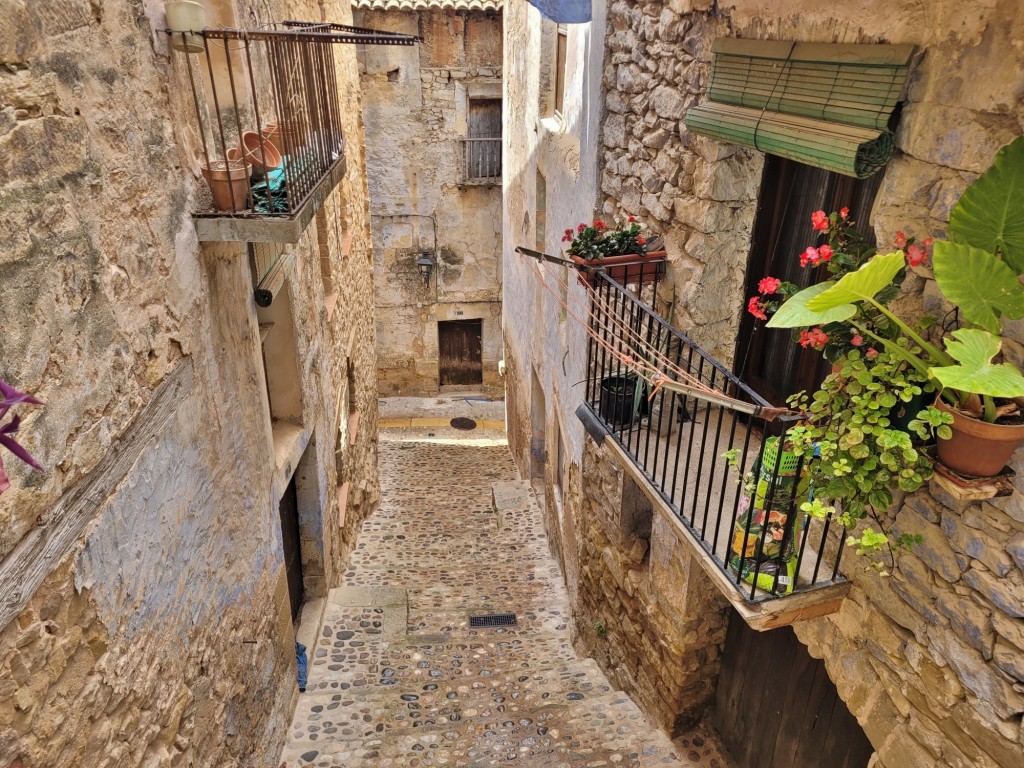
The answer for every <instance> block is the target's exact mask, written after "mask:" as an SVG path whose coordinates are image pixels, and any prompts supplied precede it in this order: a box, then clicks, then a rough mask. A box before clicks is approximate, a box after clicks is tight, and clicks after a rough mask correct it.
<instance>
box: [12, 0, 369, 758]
mask: <svg viewBox="0 0 1024 768" xmlns="http://www.w3.org/2000/svg"><path fill="white" fill-rule="evenodd" d="M206 6H207V9H208V12H209V16H210V18H209V23H210V26H211V27H215V26H218V25H223V26H227V27H232V26H234V27H246V28H252V27H255V26H258V25H262V24H267V23H270V22H273V21H282V20H284V19H295V18H298V19H303V20H311V21H317V22H319V21H322V20H331V21H337V22H341V23H347V24H351V20H352V11H351V8H350V6H349V5H348V4H347V3H342V2H311V1H310V2H306V1H305V0H297V1H295V2H287V3H284V2H269V3H268V2H248V1H247V0H239V1H238V2H231V1H230V0H212V1H208V2H206ZM164 27H165V20H164V12H163V3H160V2H155V1H154V0H134V1H133V2H127V3H124V2H105V1H103V0H94V1H93V2H89V1H88V0H53V1H52V2H26V1H23V0H14V2H5V3H3V4H2V5H0V63H2V64H3V67H0V148H2V153H0V154H2V157H3V160H2V161H0V201H2V203H0V206H2V209H3V211H4V213H5V219H6V221H5V225H4V227H3V232H2V234H0V240H2V241H3V245H4V248H3V251H4V256H3V259H2V264H0V275H2V277H0V282H2V285H3V292H2V295H0V317H2V319H3V324H4V328H5V331H4V333H3V334H2V335H0V377H2V378H3V379H5V380H7V381H9V382H10V383H12V384H13V385H15V386H17V387H18V388H19V389H23V390H26V391H29V392H32V393H34V394H36V395H37V396H38V397H39V398H40V399H41V400H43V401H44V402H45V403H46V406H45V407H44V408H37V409H34V410H33V411H32V412H31V413H28V412H27V411H26V412H25V413H26V415H27V418H26V419H25V420H24V422H23V423H22V428H21V434H20V437H21V440H22V442H23V443H24V444H25V445H26V447H27V448H28V449H29V450H30V451H31V452H32V453H33V454H34V455H35V457H36V458H37V460H38V461H39V462H40V463H41V464H42V465H43V467H44V468H45V469H44V471H43V472H32V471H29V470H28V469H27V468H26V467H24V466H22V465H19V464H18V463H17V462H15V461H8V462H7V465H8V469H9V471H10V474H11V482H12V485H11V488H10V489H9V490H7V491H6V492H5V493H3V495H2V496H0V607H2V614H0V764H2V765H3V766H5V768H7V766H12V767H13V766H17V767H18V768H50V767H51V766H83V768H84V767H85V766H113V765H118V766H143V765H145V766H170V765H196V766H199V765H203V766H232V767H234V766H248V765H257V766H268V765H276V764H277V762H276V758H277V754H278V751H279V749H280V746H281V744H282V742H283V739H284V731H285V729H286V727H287V724H288V722H289V719H290V713H291V710H292V707H293V705H294V697H295V696H296V695H297V688H296V683H295V680H296V660H295V658H296V657H295V647H294V642H295V627H294V625H293V621H292V616H291V608H292V606H291V605H290V598H289V590H288V583H287V578H286V567H285V562H284V559H285V556H284V545H283V534H282V525H281V517H280V514H279V508H280V500H281V499H282V497H283V496H284V495H285V494H286V493H287V492H288V489H289V487H294V489H295V494H296V497H297V516H298V520H299V523H298V527H299V537H300V540H301V542H300V543H301V558H302V573H303V578H302V584H303V586H304V589H305V596H306V598H307V599H309V598H313V597H316V596H318V595H321V596H322V595H324V594H325V593H326V590H327V589H328V587H330V586H331V585H333V584H335V583H337V580H338V577H339V569H340V567H341V565H342V564H343V563H344V562H345V558H346V555H347V553H348V550H349V549H350V548H351V546H352V544H353V540H354V536H355V532H356V531H357V530H358V527H359V525H360V523H361V521H362V519H363V518H365V516H366V515H367V514H368V513H369V512H370V511H371V510H372V508H373V507H374V505H375V503H376V500H377V498H378V485H377V479H376V419H377V417H376V408H377V392H376V375H375V374H376V358H375V350H374V333H375V328H374V324H373V298H372V297H373V271H372V270H373V264H372V251H371V239H370V226H369V210H368V203H367V200H368V196H367V190H366V171H365V162H366V161H365V156H364V152H363V141H362V125H361V122H360V117H359V115H360V109H361V105H360V93H359V80H358V68H357V63H356V51H355V46H351V45H349V46H336V47H335V48H336V56H337V66H336V72H335V74H336V76H337V78H338V86H339V98H340V100H341V106H342V107H343V109H342V120H343V126H344V129H345V133H346V139H347V149H346V153H347V174H346V175H345V177H344V179H343V180H342V181H341V183H340V184H339V185H338V186H337V187H335V188H334V189H333V191H331V193H330V194H329V195H328V196H327V198H326V200H324V201H323V203H322V205H320V207H319V209H318V211H317V219H318V222H317V225H314V224H313V223H312V222H311V223H310V225H309V226H308V227H306V228H305V229H304V231H302V233H301V236H300V237H299V240H298V242H297V243H295V244H293V245H288V246H285V247H284V251H283V253H285V254H290V255H291V256H292V257H293V259H294V267H293V269H292V271H291V274H290V275H289V277H288V278H287V281H286V283H285V285H284V288H283V289H282V290H281V292H280V293H279V294H278V296H277V298H275V300H274V303H273V304H272V305H271V308H270V309H269V310H263V309H258V308H257V306H256V304H255V303H254V298H253V297H254V291H253V288H254V285H253V278H252V276H251V269H252V263H251V257H250V254H249V251H248V248H247V244H246V243H245V242H231V243H227V242H222V243H206V242H204V243H200V242H199V241H198V240H197V234H196V229H195V226H194V221H193V216H192V214H193V213H194V212H196V211H199V210H201V209H203V208H205V207H207V206H208V205H209V201H208V195H209V192H208V191H207V189H206V185H205V184H204V182H203V180H202V178H201V177H200V176H199V173H198V167H197V165H196V161H197V152H198V151H199V149H198V147H197V135H198V134H197V133H196V125H195V108H194V105H193V96H192V93H191V90H190V88H189V85H188V82H189V81H188V75H187V66H186V57H185V54H182V53H179V52H176V51H172V50H171V48H170V47H169V45H168V37H167V35H165V33H164V32H163V29H164ZM201 62H202V57H201V56H198V55H193V56H192V63H193V65H198V64H200V63H201ZM335 221H343V222H344V227H345V235H346V240H347V244H346V245H345V247H344V249H343V248H342V247H341V246H340V241H339V240H335V239H333V238H325V237H324V234H323V233H324V231H325V230H326V229H329V228H327V227H325V226H323V224H325V223H332V222H335ZM325 268H329V269H330V271H331V273H332V274H333V277H334V284H335V285H337V286H340V289H339V290H340V292H341V296H340V300H338V301H337V302H336V303H335V304H333V305H332V306H331V309H332V311H330V312H329V311H328V304H329V302H327V301H326V298H325V293H326V291H325V290H324V284H323V277H324V272H323V270H324V269H325ZM267 312H272V313H274V315H275V321H276V322H274V325H275V326H276V328H270V327H269V326H270V323H269V322H265V320H266V316H265V315H266V313H267ZM265 330H266V331H267V332H268V333H269V335H268V336H267V337H266V338H267V339H273V338H274V334H275V332H276V333H277V339H276V340H275V341H274V342H273V344H275V345H276V347H277V349H278V352H271V351H268V350H269V348H265V349H264V352H265V353H266V355H265V357H264V355H261V336H262V334H263V332H264V331H265ZM280 350H290V352H289V353H288V354H284V353H283V352H280ZM288 365H291V367H292V368H293V371H292V372H291V373H292V374H293V375H292V378H293V379H294V380H295V383H296V392H295V393H294V394H295V397H294V398H293V400H294V402H293V403H292V405H293V406H294V413H293V414H291V416H290V417H289V418H276V417H275V418H272V416H271V410H270V404H269V403H268V396H270V395H268V383H267V382H268V378H269V379H272V378H273V377H274V376H277V375H278V374H280V373H282V371H284V369H285V367H287V366H288ZM339 406H343V407H339Z"/></svg>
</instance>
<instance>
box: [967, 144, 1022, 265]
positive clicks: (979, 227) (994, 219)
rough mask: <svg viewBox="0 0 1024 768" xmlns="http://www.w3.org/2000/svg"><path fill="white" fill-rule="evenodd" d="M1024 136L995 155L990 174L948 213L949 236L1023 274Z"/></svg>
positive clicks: (982, 177) (985, 175)
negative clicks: (998, 257)
mask: <svg viewBox="0 0 1024 768" xmlns="http://www.w3.org/2000/svg"><path fill="white" fill-rule="evenodd" d="M1022 199H1024V136H1018V137H1017V138H1016V139H1014V140H1013V141H1011V142H1010V143H1009V144H1007V145H1006V146H1005V147H1003V148H1002V149H1000V150H999V151H998V152H997V153H996V157H995V160H993V161H992V165H991V166H990V167H989V169H988V170H987V171H985V172H984V173H983V174H981V176H979V177H978V179H977V180H976V181H975V182H974V183H973V184H971V186H969V187H968V188H967V189H966V190H964V193H963V194H962V195H961V196H960V200H959V201H958V202H957V204H956V206H954V208H953V210H952V211H951V212H950V214H949V236H950V238H952V240H953V241H954V242H957V243H964V244H965V245H969V246H971V247H973V248H981V249H983V250H986V251H988V252H989V253H994V254H997V255H999V256H1002V257H1003V259H1004V260H1005V261H1006V263H1007V264H1009V265H1010V267H1011V268H1012V269H1013V271H1014V272H1016V273H1017V274H1021V273H1024V205H1021V200H1022Z"/></svg>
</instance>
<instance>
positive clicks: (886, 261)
mask: <svg viewBox="0 0 1024 768" xmlns="http://www.w3.org/2000/svg"><path fill="white" fill-rule="evenodd" d="M904 263H905V262H904V257H903V252H902V251H895V252H893V253H886V254H879V255H878V256H875V257H874V258H873V259H871V261H868V262H866V263H865V264H863V265H862V266H861V268H860V269H858V270H857V271H856V272H850V273H848V274H845V275H843V276H842V277H841V278H840V279H839V280H838V282H836V283H835V284H834V285H832V286H831V287H830V288H829V289H828V290H827V291H822V292H821V293H820V294H818V295H817V296H815V297H813V298H811V299H810V300H809V301H808V302H807V309H808V310H810V311H811V312H825V311H826V310H830V309H837V308H840V307H843V306H850V307H852V305H853V304H855V303H856V302H858V301H866V300H867V299H873V298H874V297H875V294H876V293H878V292H879V291H880V290H882V289H883V288H885V287H886V286H887V285H889V283H891V282H892V280H893V278H894V277H896V275H897V274H899V271H900V270H901V269H903V265H904ZM821 285H827V283H821ZM854 310H855V308H854ZM853 314H854V312H852V311H851V312H848V314H847V315H846V317H847V318H849V317H852V316H853Z"/></svg>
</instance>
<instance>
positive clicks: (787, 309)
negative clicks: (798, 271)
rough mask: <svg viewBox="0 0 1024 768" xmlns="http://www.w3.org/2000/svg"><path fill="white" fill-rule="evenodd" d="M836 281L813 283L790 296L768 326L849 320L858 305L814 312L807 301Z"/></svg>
mask: <svg viewBox="0 0 1024 768" xmlns="http://www.w3.org/2000/svg"><path fill="white" fill-rule="evenodd" d="M833 285H835V282H834V281H832V280H829V281H826V282H824V283H818V284H817V285H812V286H811V287H810V288H805V289H804V290H802V291H800V293H797V294H795V295H793V296H790V297H789V300H788V301H786V303H785V304H783V305H782V306H781V307H779V309H778V311H777V312H776V313H775V314H774V315H772V319H771V320H769V321H768V325H767V327H768V328H802V327H805V326H811V325H825V324H826V323H838V322H842V321H843V320H849V319H850V318H851V317H853V316H854V315H855V314H856V313H857V308H856V307H852V306H851V307H840V308H839V309H833V310H830V311H826V312H812V311H811V310H809V309H808V308H807V302H808V301H810V300H811V299H813V298H814V297H815V296H817V295H818V294H820V293H822V292H823V291H826V290H828V289H829V288H831V287H832V286H833Z"/></svg>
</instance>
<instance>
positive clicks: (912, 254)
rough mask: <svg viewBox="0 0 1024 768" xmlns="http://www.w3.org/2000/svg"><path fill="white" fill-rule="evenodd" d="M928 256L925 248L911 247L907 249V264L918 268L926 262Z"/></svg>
mask: <svg viewBox="0 0 1024 768" xmlns="http://www.w3.org/2000/svg"><path fill="white" fill-rule="evenodd" d="M926 255H927V254H926V253H925V250H924V248H922V247H921V246H919V245H911V246H910V247H908V248H907V263H908V264H909V265H910V266H912V267H916V266H917V265H918V264H920V263H921V262H923V261H924V257H925V256H926Z"/></svg>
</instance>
